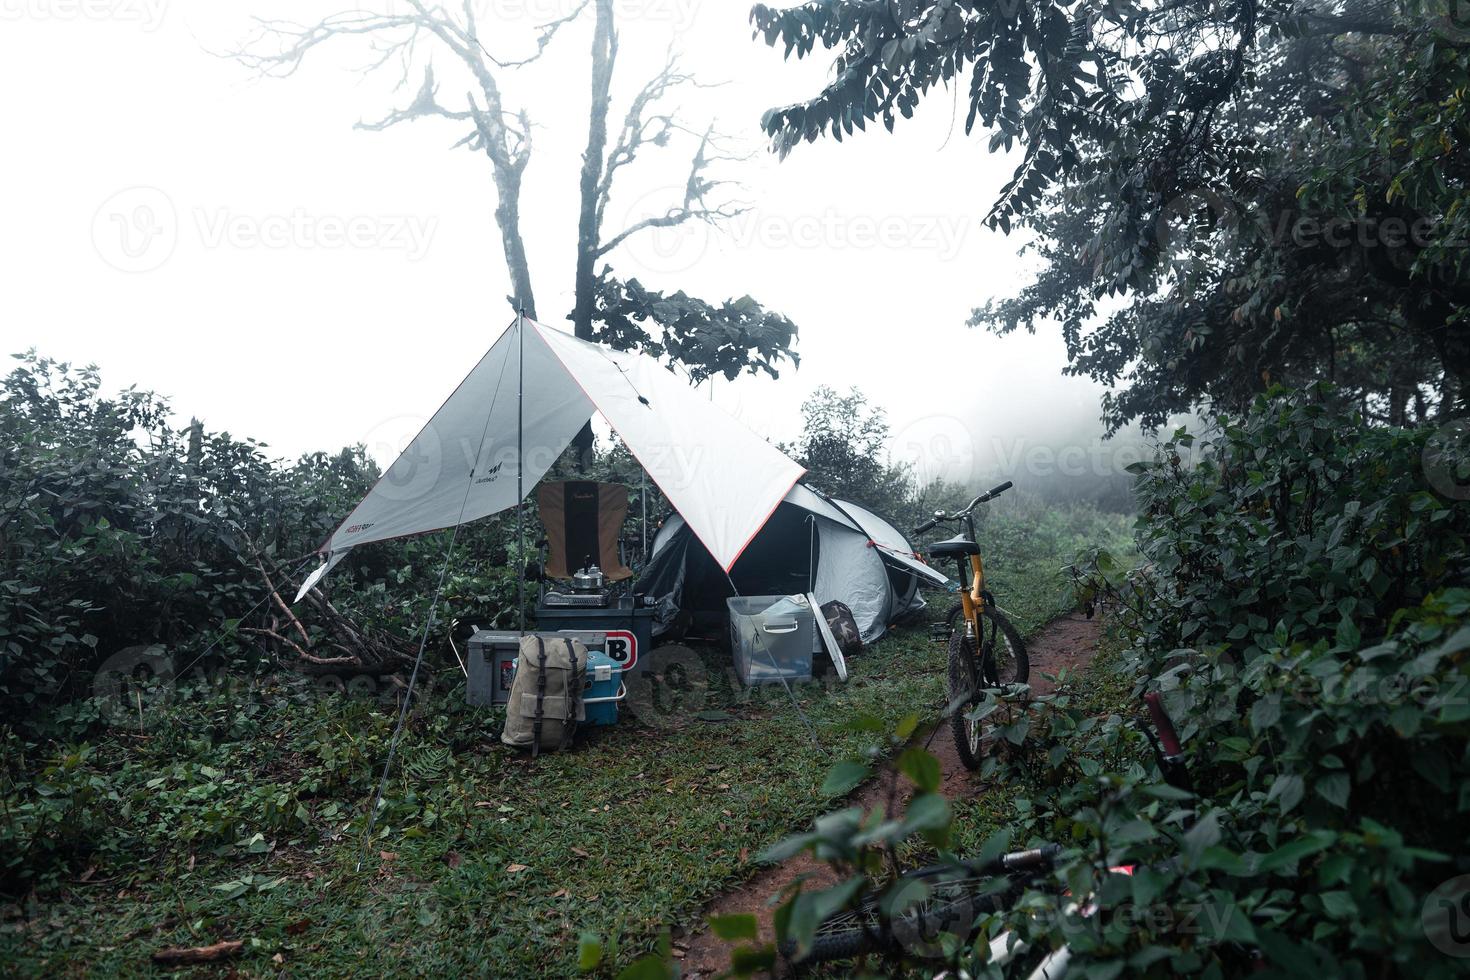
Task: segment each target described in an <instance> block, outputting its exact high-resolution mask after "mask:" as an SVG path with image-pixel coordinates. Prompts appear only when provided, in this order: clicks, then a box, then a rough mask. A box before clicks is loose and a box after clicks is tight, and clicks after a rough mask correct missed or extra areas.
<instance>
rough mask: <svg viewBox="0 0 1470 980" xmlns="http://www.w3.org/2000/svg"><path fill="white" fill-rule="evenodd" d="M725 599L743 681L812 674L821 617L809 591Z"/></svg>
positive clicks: (805, 677) (807, 677)
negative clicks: (807, 595)
mask: <svg viewBox="0 0 1470 980" xmlns="http://www.w3.org/2000/svg"><path fill="white" fill-rule="evenodd" d="M725 603H726V605H727V606H728V607H729V609H730V648H731V650H732V651H733V652H734V655H735V671H736V673H738V674H739V675H740V679H741V681H743V682H744V683H746V684H770V683H779V682H780V681H781V680H783V679H784V680H787V681H805V680H811V676H812V649H813V648H814V646H815V641H816V628H817V619H816V614H815V612H814V611H813V610H812V607H811V603H809V602H807V600H806V597H805V596H799V595H792V596H784V595H781V596H775V595H766V596H759V595H757V596H732V597H731V598H729V599H726V600H725Z"/></svg>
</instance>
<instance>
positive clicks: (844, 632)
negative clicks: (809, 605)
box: [822, 599, 863, 657]
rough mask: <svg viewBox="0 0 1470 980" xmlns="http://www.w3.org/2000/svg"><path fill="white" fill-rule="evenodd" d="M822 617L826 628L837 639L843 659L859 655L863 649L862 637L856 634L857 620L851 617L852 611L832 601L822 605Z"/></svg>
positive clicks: (844, 604)
mask: <svg viewBox="0 0 1470 980" xmlns="http://www.w3.org/2000/svg"><path fill="white" fill-rule="evenodd" d="M822 616H823V617H825V618H826V620H827V627H828V628H829V629H831V630H832V635H833V636H834V637H836V639H837V647H838V649H840V650H841V651H842V655H843V656H844V657H851V656H852V655H854V654H856V653H861V652H862V649H863V635H862V634H861V633H859V632H858V628H857V620H856V619H854V618H853V616H852V610H851V609H849V608H848V606H847V603H845V602H840V601H838V600H837V599H833V600H832V601H831V602H828V603H824V604H823V605H822Z"/></svg>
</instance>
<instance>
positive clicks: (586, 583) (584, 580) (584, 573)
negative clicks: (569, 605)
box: [572, 565, 607, 592]
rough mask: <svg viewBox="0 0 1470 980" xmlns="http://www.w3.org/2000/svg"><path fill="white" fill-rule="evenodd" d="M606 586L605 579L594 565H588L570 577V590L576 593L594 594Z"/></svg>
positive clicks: (600, 570)
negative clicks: (572, 589) (574, 590)
mask: <svg viewBox="0 0 1470 980" xmlns="http://www.w3.org/2000/svg"><path fill="white" fill-rule="evenodd" d="M606 585H607V577H606V576H605V575H603V574H602V569H600V568H598V567H597V566H596V565H588V566H587V567H586V568H583V569H580V570H579V571H578V572H577V573H576V574H574V575H573V576H572V588H574V589H576V590H577V591H578V592H596V591H598V590H599V589H602V588H603V587H605V586H606Z"/></svg>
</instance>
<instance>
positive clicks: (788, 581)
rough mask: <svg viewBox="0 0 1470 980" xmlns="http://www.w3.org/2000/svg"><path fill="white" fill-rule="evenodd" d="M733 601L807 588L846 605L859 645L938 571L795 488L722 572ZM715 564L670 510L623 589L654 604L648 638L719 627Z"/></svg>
mask: <svg viewBox="0 0 1470 980" xmlns="http://www.w3.org/2000/svg"><path fill="white" fill-rule="evenodd" d="M729 579H733V580H734V583H735V588H737V589H739V591H740V594H741V595H747V596H749V595H791V594H794V593H804V592H814V593H815V594H816V597H817V601H818V602H821V603H826V602H830V601H831V600H833V599H837V600H840V601H842V602H844V603H846V604H847V606H848V607H849V608H850V609H852V615H853V619H854V620H855V621H856V622H857V628H858V631H859V632H860V633H861V634H862V637H863V642H865V643H871V642H872V641H874V640H876V639H878V638H879V637H880V636H882V635H883V633H884V631H885V630H887V628H888V625H889V624H890V623H893V622H895V621H896V620H898V619H899V618H900V617H902V616H905V615H908V614H910V613H914V612H917V611H918V610H920V609H922V608H923V607H924V600H923V598H922V597H921V596H920V595H919V582H920V580H921V579H924V580H927V581H929V582H930V583H931V584H935V585H939V584H944V583H946V582H947V579H946V578H945V576H944V575H943V574H941V573H940V572H937V571H935V570H934V569H932V568H930V567H929V566H928V565H925V564H924V563H923V562H921V561H919V560H918V558H917V556H915V555H914V552H913V547H912V546H911V545H910V544H909V542H908V540H907V539H906V538H905V537H904V536H903V535H902V534H901V533H900V532H899V531H898V530H897V529H896V528H894V527H893V525H892V524H890V523H889V522H887V521H885V520H883V519H882V518H881V517H878V516H877V515H876V514H873V513H872V512H871V511H869V510H867V509H865V508H863V507H859V506H857V505H856V504H852V503H848V502H847V501H843V500H837V499H835V498H831V497H827V496H824V495H822V494H820V493H818V492H816V491H815V490H812V489H811V488H809V487H807V486H804V485H803V484H800V483H798V484H796V485H795V486H793V487H792V488H791V491H790V492H789V493H787V494H786V496H785V498H784V499H783V500H782V501H781V502H780V503H779V504H778V505H777V506H776V509H775V511H774V512H773V513H772V514H771V517H770V519H769V520H767V521H766V523H765V525H764V526H763V527H762V528H761V529H760V530H759V531H758V532H757V533H756V535H755V537H754V538H752V539H751V541H750V543H749V544H748V545H747V546H746V548H745V550H744V552H742V553H741V555H740V558H739V560H737V561H736V562H735V564H734V566H733V567H731V569H730V572H729ZM729 579H727V578H726V575H725V572H724V571H723V570H722V569H721V568H720V566H719V563H718V562H716V561H715V560H714V558H713V557H712V556H711V555H710V553H709V551H708V550H707V549H706V548H705V547H704V545H703V544H701V543H700V541H699V538H698V537H697V536H696V535H695V534H694V533H693V531H691V530H690V528H689V525H688V524H687V523H686V522H685V521H684V519H683V518H682V517H680V516H679V515H678V514H677V513H675V514H671V515H670V516H669V518H668V519H667V520H666V521H665V522H664V524H663V526H662V527H661V528H659V531H658V534H657V535H655V536H654V539H653V545H652V548H651V555H650V558H649V561H648V564H647V566H646V567H645V568H644V570H643V573H642V575H641V576H640V577H639V579H638V581H637V583H636V584H635V585H634V586H633V590H634V591H635V592H638V593H642V594H645V595H649V596H652V597H654V598H655V600H656V601H657V603H658V615H657V619H656V622H655V626H654V635H655V637H672V636H677V635H679V634H681V633H682V632H683V631H684V630H685V629H687V628H688V627H689V626H690V625H694V626H697V627H701V628H705V629H709V628H715V629H722V628H723V623H724V619H725V615H726V612H725V599H726V598H728V597H730V596H732V595H734V594H735V593H734V591H733V590H732V589H731V587H730V581H729Z"/></svg>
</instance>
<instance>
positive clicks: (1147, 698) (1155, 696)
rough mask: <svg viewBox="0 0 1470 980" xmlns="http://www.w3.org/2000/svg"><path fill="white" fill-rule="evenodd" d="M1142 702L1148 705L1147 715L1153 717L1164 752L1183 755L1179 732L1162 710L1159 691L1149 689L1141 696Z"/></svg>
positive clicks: (1162, 702)
mask: <svg viewBox="0 0 1470 980" xmlns="http://www.w3.org/2000/svg"><path fill="white" fill-rule="evenodd" d="M1143 703H1144V704H1146V705H1148V714H1149V717H1150V718H1152V719H1153V722H1154V728H1156V729H1158V732H1159V744H1160V745H1162V746H1163V748H1164V754H1165V755H1183V754H1184V747H1183V746H1182V745H1180V743H1179V733H1178V732H1177V731H1175V730H1174V723H1173V722H1172V721H1170V720H1169V716H1168V714H1166V713H1165V712H1164V701H1163V699H1162V698H1160V697H1159V693H1158V692H1157V691H1149V692H1148V693H1147V694H1145V695H1144V696H1143Z"/></svg>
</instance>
